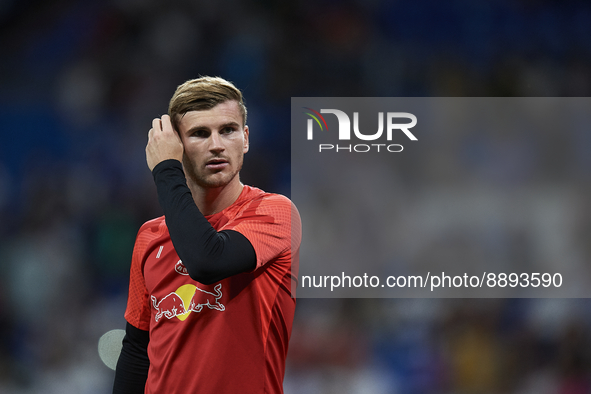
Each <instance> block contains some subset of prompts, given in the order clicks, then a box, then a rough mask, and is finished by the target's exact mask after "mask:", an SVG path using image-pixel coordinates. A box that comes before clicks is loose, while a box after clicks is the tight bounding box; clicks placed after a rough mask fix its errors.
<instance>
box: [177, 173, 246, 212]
mask: <svg viewBox="0 0 591 394" xmlns="http://www.w3.org/2000/svg"><path fill="white" fill-rule="evenodd" d="M187 186H189V189H190V190H191V194H192V195H193V200H194V201H195V204H196V205H197V208H199V211H201V213H202V214H203V215H204V216H209V215H213V214H215V213H218V212H221V211H223V210H224V209H226V208H228V207H229V206H230V205H232V204H233V203H234V201H236V200H237V199H238V197H239V196H240V193H242V189H243V188H244V185H243V184H242V183H241V182H240V179H239V178H238V176H236V177H235V178H234V179H232V181H231V182H230V183H228V184H227V185H226V186H222V187H216V188H204V187H202V186H199V185H197V184H196V183H194V182H192V181H191V180H190V179H187Z"/></svg>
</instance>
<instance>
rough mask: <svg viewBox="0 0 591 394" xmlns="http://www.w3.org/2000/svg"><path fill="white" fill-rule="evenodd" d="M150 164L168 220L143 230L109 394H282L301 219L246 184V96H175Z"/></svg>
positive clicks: (220, 88) (204, 86) (195, 85)
mask: <svg viewBox="0 0 591 394" xmlns="http://www.w3.org/2000/svg"><path fill="white" fill-rule="evenodd" d="M168 113H169V114H168V115H163V116H162V117H161V118H159V119H154V120H153V122H152V129H150V131H149V134H148V145H147V146H146V158H147V162H148V167H149V168H150V170H151V171H152V174H153V177H154V181H155V183H156V188H157V192H158V199H159V202H160V205H161V207H162V209H163V211H164V216H163V217H160V218H157V219H154V220H151V221H148V222H147V223H145V224H144V225H143V226H142V227H141V228H140V230H139V232H138V235H137V238H136V242H135V246H134V250H133V256H132V261H131V271H130V284H129V297H128V301H127V309H126V311H125V319H126V320H127V326H126V335H125V338H124V340H123V349H122V351H121V355H120V357H119V361H118V364H117V369H116V374H115V382H114V388H113V393H144V392H145V393H158V394H175V393H178V394H181V393H182V394H186V393H205V394H207V393H212V394H213V393H215V394H220V393H256V394H260V393H283V376H284V372H285V358H286V355H287V347H288V341H289V337H290V334H291V327H292V322H293V316H294V311H295V298H293V297H292V288H295V282H296V281H297V254H298V251H299V244H300V239H301V224H300V217H299V214H298V212H297V210H296V208H295V206H294V205H293V204H292V202H291V201H290V200H289V199H288V198H286V197H284V196H281V195H278V194H271V193H265V192H263V191H262V190H260V189H257V188H255V187H251V186H247V185H243V184H242V183H241V182H240V178H239V172H240V169H241V168H242V162H243V156H244V154H245V153H246V152H247V151H248V147H249V129H248V126H246V107H245V106H244V103H243V99H242V93H241V92H240V91H239V90H238V89H237V88H236V87H235V86H234V85H233V84H232V83H230V82H228V81H226V80H224V79H222V78H213V77H202V78H199V79H195V80H190V81H187V82H185V83H184V84H182V85H180V86H179V87H178V88H177V90H176V92H175V93H174V95H173V97H172V99H171V101H170V105H169V111H168Z"/></svg>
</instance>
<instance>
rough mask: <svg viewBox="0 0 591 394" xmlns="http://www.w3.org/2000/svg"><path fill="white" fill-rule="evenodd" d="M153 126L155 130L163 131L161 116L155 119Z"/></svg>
mask: <svg viewBox="0 0 591 394" xmlns="http://www.w3.org/2000/svg"><path fill="white" fill-rule="evenodd" d="M152 128H153V129H154V130H155V131H161V130H162V122H161V121H160V118H155V119H154V120H153V121H152Z"/></svg>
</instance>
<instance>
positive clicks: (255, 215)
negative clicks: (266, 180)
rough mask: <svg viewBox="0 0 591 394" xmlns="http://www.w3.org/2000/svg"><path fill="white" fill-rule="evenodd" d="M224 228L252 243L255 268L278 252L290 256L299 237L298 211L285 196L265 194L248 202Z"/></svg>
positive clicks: (273, 257) (275, 256) (298, 241)
mask: <svg viewBox="0 0 591 394" xmlns="http://www.w3.org/2000/svg"><path fill="white" fill-rule="evenodd" d="M224 230H234V231H238V232H239V233H241V234H242V235H244V236H245V237H246V238H247V239H248V240H249V241H250V243H251V244H252V246H253V248H254V250H255V253H256V258H257V262H256V268H257V269H258V268H260V267H262V266H263V265H265V264H266V263H267V262H269V261H271V260H274V259H276V258H277V257H279V256H281V255H286V256H291V255H292V250H293V249H299V245H300V241H301V221H300V215H299V213H298V211H297V209H296V208H295V205H294V204H293V203H292V202H291V201H290V200H289V199H288V198H287V197H285V196H282V195H279V194H266V195H263V196H261V197H258V198H256V199H254V200H253V201H251V202H249V203H248V204H247V206H246V207H245V208H244V209H243V210H242V212H241V213H240V214H239V215H238V216H237V217H236V219H235V220H234V221H232V222H231V223H230V224H229V225H228V226H226V227H225V228H224Z"/></svg>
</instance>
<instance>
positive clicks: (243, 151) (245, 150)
mask: <svg viewBox="0 0 591 394" xmlns="http://www.w3.org/2000/svg"><path fill="white" fill-rule="evenodd" d="M248 134H249V131H248V126H246V125H245V126H244V149H243V150H242V153H246V152H248V148H249V142H248Z"/></svg>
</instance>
